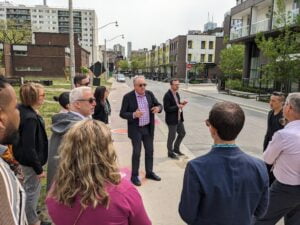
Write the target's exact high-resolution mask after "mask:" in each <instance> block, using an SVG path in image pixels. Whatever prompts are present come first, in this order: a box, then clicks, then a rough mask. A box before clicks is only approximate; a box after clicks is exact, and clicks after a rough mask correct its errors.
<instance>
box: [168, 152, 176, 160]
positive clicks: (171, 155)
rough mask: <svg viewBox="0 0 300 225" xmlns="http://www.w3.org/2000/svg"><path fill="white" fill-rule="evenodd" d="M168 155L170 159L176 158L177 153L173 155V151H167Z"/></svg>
mask: <svg viewBox="0 0 300 225" xmlns="http://www.w3.org/2000/svg"><path fill="white" fill-rule="evenodd" d="M168 157H169V158H171V159H178V157H177V155H175V153H173V152H171V153H168Z"/></svg>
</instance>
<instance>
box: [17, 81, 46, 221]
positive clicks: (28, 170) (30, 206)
mask: <svg viewBox="0 0 300 225" xmlns="http://www.w3.org/2000/svg"><path fill="white" fill-rule="evenodd" d="M44 98H45V91H44V87H43V86H42V85H40V84H36V83H26V84H24V85H22V86H21V89H20V99H21V104H20V105H19V110H20V118H21V122H20V127H19V135H20V140H19V142H18V144H17V145H16V146H14V148H13V151H14V156H15V158H16V160H17V161H18V162H19V163H20V164H21V167H22V171H23V174H24V189H25V192H26V216H27V219H28V223H29V224H40V221H39V218H38V215H37V211H36V207H37V203H38V199H39V195H40V189H41V183H40V180H41V178H44V177H45V172H44V170H43V166H44V165H45V164H46V162H47V157H48V139H47V134H46V131H45V123H44V120H43V118H42V117H41V116H40V115H39V113H38V109H39V107H40V106H41V105H42V104H43V103H44Z"/></svg>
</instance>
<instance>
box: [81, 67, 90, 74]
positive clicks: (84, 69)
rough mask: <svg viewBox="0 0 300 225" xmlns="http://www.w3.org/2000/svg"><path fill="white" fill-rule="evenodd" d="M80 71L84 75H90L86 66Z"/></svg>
mask: <svg viewBox="0 0 300 225" xmlns="http://www.w3.org/2000/svg"><path fill="white" fill-rule="evenodd" d="M80 70H81V73H82V74H84V75H86V74H88V73H89V71H90V70H89V68H87V67H85V66H82V67H80Z"/></svg>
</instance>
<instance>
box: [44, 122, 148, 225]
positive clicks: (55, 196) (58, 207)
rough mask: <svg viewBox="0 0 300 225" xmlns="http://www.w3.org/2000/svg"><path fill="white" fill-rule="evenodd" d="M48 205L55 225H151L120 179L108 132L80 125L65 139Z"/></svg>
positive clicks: (135, 196)
mask: <svg viewBox="0 0 300 225" xmlns="http://www.w3.org/2000/svg"><path fill="white" fill-rule="evenodd" d="M59 152H60V156H59V157H60V163H59V167H58V171H57V174H56V178H55V179H54V184H53V186H52V188H51V190H50V191H49V193H48V197H47V200H46V204H47V207H48V212H49V215H50V216H51V218H52V220H53V222H54V223H55V224H56V225H74V224H76V225H91V224H93V225H115V224H118V225H151V221H150V220H149V218H148V216H147V213H146V211H145V208H144V205H143V202H142V198H141V196H140V194H139V193H138V191H137V189H136V188H135V187H134V186H133V185H132V184H131V183H130V182H129V181H128V180H126V179H124V178H122V176H121V174H120V172H119V169H118V167H117V165H116V153H115V150H114V148H113V143H112V139H111V133H110V130H109V128H107V127H106V126H105V124H104V123H102V122H98V121H96V120H83V121H80V122H78V123H76V124H75V125H74V126H73V127H72V128H71V129H70V130H69V131H68V132H67V133H66V134H65V136H64V139H63V141H62V144H61V146H60V149H59Z"/></svg>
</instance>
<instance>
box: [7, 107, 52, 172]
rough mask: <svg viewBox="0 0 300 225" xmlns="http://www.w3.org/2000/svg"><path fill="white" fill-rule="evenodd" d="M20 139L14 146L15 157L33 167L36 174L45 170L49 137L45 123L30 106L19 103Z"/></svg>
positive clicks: (22, 163)
mask: <svg viewBox="0 0 300 225" xmlns="http://www.w3.org/2000/svg"><path fill="white" fill-rule="evenodd" d="M19 110H20V118H21V121H20V127H19V134H20V140H19V142H18V144H17V145H15V146H14V147H13V152H14V157H15V159H16V160H17V161H18V162H19V163H20V164H21V165H24V166H28V167H32V168H33V169H34V171H35V172H36V174H37V175H38V174H41V173H42V172H43V165H45V164H46V162H47V158H48V138H47V134H46V131H45V123H44V120H43V118H42V117H41V116H39V115H38V114H37V113H36V112H35V111H34V110H33V109H32V108H31V107H30V106H24V105H19Z"/></svg>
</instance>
